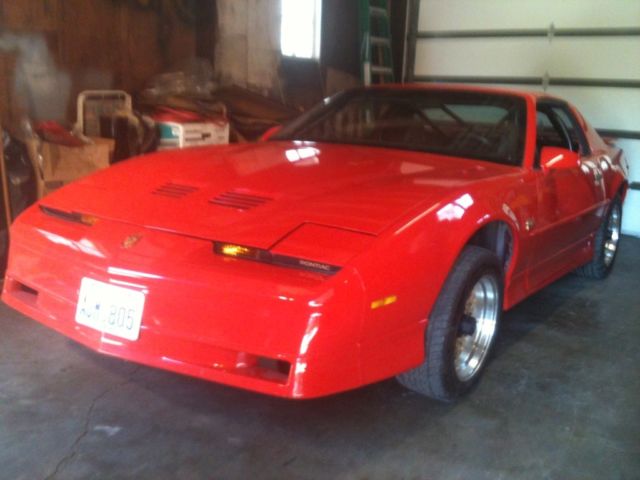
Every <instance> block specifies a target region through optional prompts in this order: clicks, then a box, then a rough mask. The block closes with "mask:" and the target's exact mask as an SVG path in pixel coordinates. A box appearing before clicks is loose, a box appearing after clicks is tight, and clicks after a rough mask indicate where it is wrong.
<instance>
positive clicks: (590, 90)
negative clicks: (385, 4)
mask: <svg viewBox="0 0 640 480" xmlns="http://www.w3.org/2000/svg"><path fill="white" fill-rule="evenodd" d="M551 24H553V27H554V28H555V29H563V28H605V27H606V28H621V27H626V28H629V27H640V0H517V1H516V0H482V1H480V0H420V16H419V20H418V30H419V31H423V32H438V31H449V30H498V29H549V27H550V26H551ZM414 73H415V75H426V76H488V77H538V78H542V77H545V76H548V77H550V78H551V86H550V87H549V88H548V89H547V91H548V92H550V93H552V94H555V95H558V96H560V97H563V98H566V99H567V100H569V101H570V102H572V103H574V104H575V105H576V106H577V107H578V108H579V109H580V110H581V111H582V112H583V114H584V115H585V117H586V118H587V119H588V120H589V121H590V123H592V124H593V125H594V126H595V127H596V128H602V129H613V130H630V131H640V89H638V88H611V87H609V88H604V87H566V86H562V87H558V86H553V78H559V77H560V78H562V77H564V78H587V79H612V80H640V37H638V36H616V37H554V36H552V35H549V36H548V37H546V38H545V37H517V38H513V37H512V38H434V39H419V40H418V41H417V44H416V61H415V69H414ZM516 88H523V87H516ZM525 88H528V89H530V90H541V89H542V86H540V87H539V88H536V87H535V86H531V87H525ZM618 143H619V145H620V146H622V148H624V150H625V152H626V153H627V158H628V159H629V163H630V164H631V177H630V181H634V182H640V140H620V141H619V142H618ZM624 208H625V211H624V219H623V231H624V232H625V233H628V234H633V235H637V236H640V191H638V190H635V191H630V193H629V195H628V198H627V201H626V202H625V207H624Z"/></svg>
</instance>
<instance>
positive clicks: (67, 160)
mask: <svg viewBox="0 0 640 480" xmlns="http://www.w3.org/2000/svg"><path fill="white" fill-rule="evenodd" d="M91 140H92V141H93V142H94V143H93V144H88V145H85V146H82V147H66V146H64V145H57V144H54V143H49V142H43V143H42V146H41V148H40V158H39V161H38V162H37V163H38V164H39V165H38V168H37V170H38V172H37V175H36V176H37V178H38V197H39V198H42V197H43V196H45V195H47V194H48V193H50V192H52V191H53V190H56V189H57V188H60V187H62V186H63V185H66V184H68V183H71V182H73V181H74V180H78V179H79V178H82V177H85V176H87V175H89V174H90V173H93V172H95V171H97V170H101V169H103V168H107V167H108V166H109V165H110V160H111V156H112V155H113V149H114V144H115V142H114V141H113V140H111V139H106V138H92V139H91Z"/></svg>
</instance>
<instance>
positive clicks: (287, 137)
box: [269, 87, 529, 167]
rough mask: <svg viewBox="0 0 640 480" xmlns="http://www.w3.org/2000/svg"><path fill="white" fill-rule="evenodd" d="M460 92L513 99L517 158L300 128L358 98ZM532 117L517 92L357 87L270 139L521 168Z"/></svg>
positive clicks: (453, 93)
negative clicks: (305, 132)
mask: <svg viewBox="0 0 640 480" xmlns="http://www.w3.org/2000/svg"><path fill="white" fill-rule="evenodd" d="M442 94H445V95H461V96H469V97H474V96H477V97H478V100H479V104H480V100H481V99H482V98H483V97H485V98H495V99H496V100H498V101H507V102H512V103H513V105H514V106H515V107H516V108H517V109H518V110H517V112H516V114H517V115H518V124H517V125H514V126H515V127H517V129H518V130H519V131H518V132H517V135H518V137H517V138H518V144H517V149H516V150H515V157H516V161H514V162H509V161H505V160H504V159H500V158H497V157H494V156H486V155H481V154H474V152H473V151H465V152H450V151H446V150H443V149H437V148H427V147H420V146H418V145H410V144H406V143H396V142H384V141H379V140H376V141H368V140H360V139H356V138H354V139H348V140H347V139H331V138H330V139H328V138H313V137H312V136H309V135H304V136H301V135H300V131H301V130H303V129H304V128H307V127H309V126H311V125H313V124H314V123H317V122H319V121H321V120H322V119H323V117H325V118H326V117H329V116H330V115H332V114H335V113H336V112H338V111H339V110H340V109H341V108H343V107H344V106H345V105H347V104H348V103H349V102H350V101H352V100H354V99H357V98H358V97H361V98H366V97H378V98H385V97H391V98H393V97H402V96H407V97H410V96H416V95H417V96H420V95H422V96H425V97H428V96H430V95H442ZM528 123H529V118H528V115H527V102H526V99H525V98H524V96H522V95H519V94H517V93H516V92H514V93H510V92H491V91H486V90H481V91H476V90H472V89H462V88H446V87H444V88H380V87H374V88H366V87H360V88H354V89H350V90H345V91H342V92H339V93H337V94H335V95H333V96H331V97H328V98H325V99H324V100H323V101H322V102H320V103H319V104H317V105H316V106H314V107H313V108H311V109H310V110H308V111H307V112H305V113H303V114H302V115H300V116H299V117H297V118H296V119H294V120H293V121H291V122H289V123H288V124H286V125H284V126H283V127H282V128H281V129H280V131H278V132H277V133H276V134H275V135H273V136H272V137H270V138H269V141H303V142H315V143H328V144H339V145H354V146H366V147H371V148H386V149H397V150H408V151H414V152H420V153H431V154H435V155H442V156H448V157H455V158H468V159H472V160H483V161H488V162H491V163H494V164H499V165H505V166H510V167H522V166H523V165H524V159H525V151H526V148H525V147H526V137H527V131H528V127H529V125H528Z"/></svg>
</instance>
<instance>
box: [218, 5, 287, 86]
mask: <svg viewBox="0 0 640 480" xmlns="http://www.w3.org/2000/svg"><path fill="white" fill-rule="evenodd" d="M217 8H218V39H217V42H216V61H215V70H216V76H217V78H218V79H219V81H220V82H221V83H223V84H234V85H240V86H243V87H250V88H252V89H255V90H259V91H262V92H264V93H269V92H272V91H274V90H276V89H277V87H278V62H279V58H280V57H279V55H280V1H279V0H218V1H217Z"/></svg>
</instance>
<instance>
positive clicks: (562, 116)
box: [551, 106, 589, 155]
mask: <svg viewBox="0 0 640 480" xmlns="http://www.w3.org/2000/svg"><path fill="white" fill-rule="evenodd" d="M551 110H552V111H553V114H554V115H555V116H556V118H557V119H558V121H559V122H560V123H562V126H563V127H564V128H565V130H566V131H567V133H568V134H569V138H570V139H571V150H573V151H574V152H580V153H581V154H582V155H588V153H589V146H588V144H587V141H586V139H585V138H584V135H583V134H582V130H581V129H580V127H579V126H578V121H577V120H576V119H575V117H574V116H573V115H572V114H571V112H569V111H568V110H567V108H566V107H560V106H554V107H552V109H551Z"/></svg>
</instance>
